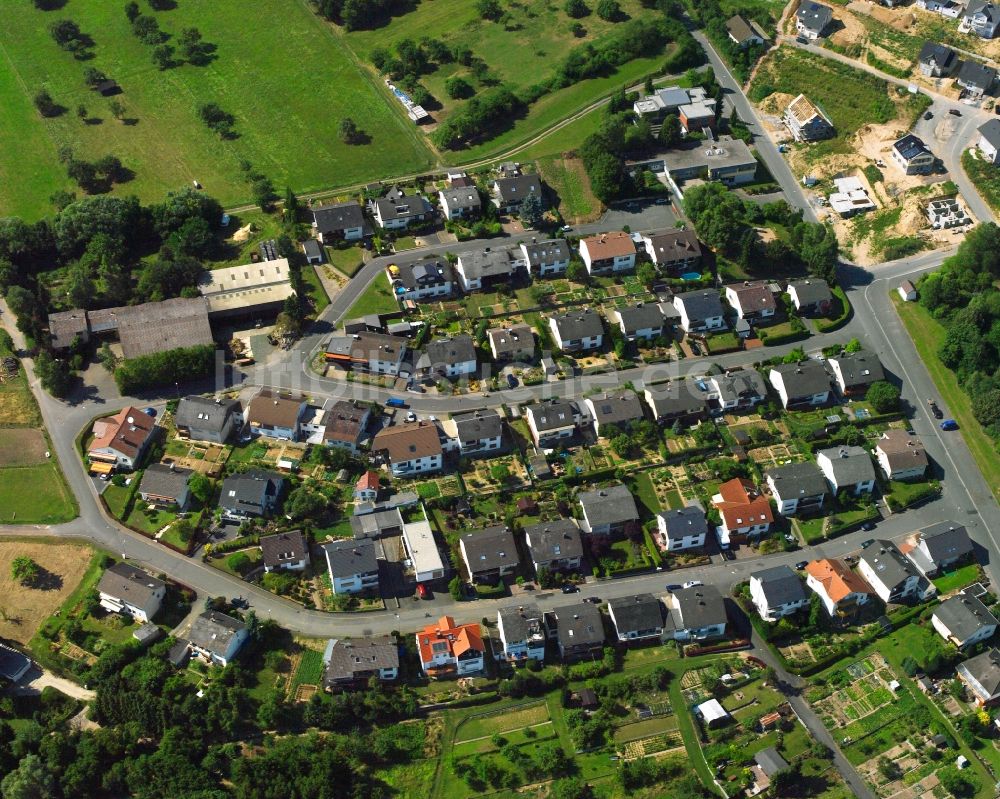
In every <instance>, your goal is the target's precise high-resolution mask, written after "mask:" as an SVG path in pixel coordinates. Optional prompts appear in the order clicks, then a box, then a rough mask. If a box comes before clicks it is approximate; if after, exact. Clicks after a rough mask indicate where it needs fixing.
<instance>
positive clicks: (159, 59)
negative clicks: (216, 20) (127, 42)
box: [125, 0, 215, 70]
mask: <svg viewBox="0 0 1000 799" xmlns="http://www.w3.org/2000/svg"><path fill="white" fill-rule="evenodd" d="M149 5H150V7H151V8H152V9H153V10H154V11H163V10H165V9H167V8H172V7H173V5H174V3H173V0H153V1H152V2H150V4H149ZM125 16H126V17H127V18H128V21H129V24H131V26H132V34H133V35H134V36H135V37H136V38H137V39H138V40H139V41H140V42H142V43H143V44H148V45H149V46H150V47H152V48H153V50H152V53H151V55H152V59H153V63H154V64H155V65H156V66H157V68H158V69H160V70H165V69H170V68H171V67H176V66H179V65H180V64H181V63H182V62H181V61H179V60H178V59H177V47H179V48H180V55H181V58H182V59H183V60H184V61H186V62H187V63H189V64H192V65H194V66H205V65H206V64H208V63H210V62H211V60H212V58H213V57H214V56H213V53H214V52H215V45H214V44H211V43H209V42H206V41H205V40H204V38H203V37H202V35H201V31H199V30H198V29H197V28H184V29H183V30H182V31H181V32H180V34H179V35H178V37H177V47H174V46H173V45H172V44H167V41H168V40H169V39H170V35H169V34H167V33H165V32H164V31H163V30H161V29H160V23H159V21H158V20H157V19H156V17H154V16H152V15H151V14H143V13H142V12H141V11H140V10H139V4H138V3H137V2H135V0H130V2H128V3H126V4H125Z"/></svg>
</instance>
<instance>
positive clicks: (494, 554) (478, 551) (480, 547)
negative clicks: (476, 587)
mask: <svg viewBox="0 0 1000 799" xmlns="http://www.w3.org/2000/svg"><path fill="white" fill-rule="evenodd" d="M461 541H462V545H463V548H464V550H465V556H466V558H467V559H468V564H467V565H468V566H469V569H470V570H471V571H472V573H473V574H480V573H482V572H488V571H492V570H494V569H500V568H503V567H506V566H516V565H517V564H518V562H519V559H518V556H517V545H516V544H515V543H514V534H513V533H512V532H511V531H510V530H509V529H508V528H506V527H504V526H503V525H497V526H496V527H486V528H484V529H482V530H473V531H472V532H470V533H464V534H463V535H462V538H461Z"/></svg>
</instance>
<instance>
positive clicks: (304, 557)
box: [260, 530, 309, 571]
mask: <svg viewBox="0 0 1000 799" xmlns="http://www.w3.org/2000/svg"><path fill="white" fill-rule="evenodd" d="M260 551H261V555H262V560H263V562H264V568H265V569H267V570H269V571H270V570H271V569H281V568H285V567H289V566H296V565H298V564H299V563H301V562H302V561H305V562H307V563H308V561H309V544H308V542H307V541H306V537H305V536H304V535H302V531H301V530H288V531H287V532H284V533H278V534H276V535H265V536H262V537H261V539H260Z"/></svg>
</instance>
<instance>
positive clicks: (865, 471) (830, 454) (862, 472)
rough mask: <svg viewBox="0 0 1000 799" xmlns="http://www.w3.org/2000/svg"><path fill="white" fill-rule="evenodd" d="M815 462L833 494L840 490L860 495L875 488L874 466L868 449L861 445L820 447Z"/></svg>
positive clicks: (868, 492)
mask: <svg viewBox="0 0 1000 799" xmlns="http://www.w3.org/2000/svg"><path fill="white" fill-rule="evenodd" d="M816 464H817V465H818V466H819V468H820V471H822V472H823V476H824V477H825V478H826V482H827V483H828V484H829V486H830V491H832V492H833V494H834V496H836V495H837V494H838V493H839V492H841V491H849V492H850V493H852V494H854V495H855V496H860V495H861V494H870V493H871V492H872V489H873V488H875V467H874V466H872V459H871V456H869V454H868V451H867V450H864V449H862V448H861V447H856V446H846V445H844V446H839V447H830V448H829V449H821V450H820V451H819V452H817V453H816Z"/></svg>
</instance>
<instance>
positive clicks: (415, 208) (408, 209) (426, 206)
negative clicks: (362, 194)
mask: <svg viewBox="0 0 1000 799" xmlns="http://www.w3.org/2000/svg"><path fill="white" fill-rule="evenodd" d="M375 208H376V209H377V210H378V215H379V217H381V219H382V220H383V221H388V220H392V219H406V218H408V217H411V216H419V215H420V214H426V213H427V212H428V211H430V210H431V204H430V203H429V202H427V200H426V198H425V197H423V195H420V194H403V193H402V192H401V191H398V190H395V189H394V190H393V191H391V192H390V193H389V195H388V196H387V197H382V198H380V199H378V200H376V201H375Z"/></svg>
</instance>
